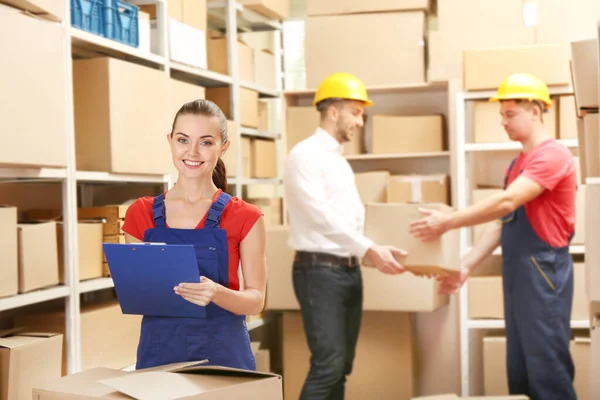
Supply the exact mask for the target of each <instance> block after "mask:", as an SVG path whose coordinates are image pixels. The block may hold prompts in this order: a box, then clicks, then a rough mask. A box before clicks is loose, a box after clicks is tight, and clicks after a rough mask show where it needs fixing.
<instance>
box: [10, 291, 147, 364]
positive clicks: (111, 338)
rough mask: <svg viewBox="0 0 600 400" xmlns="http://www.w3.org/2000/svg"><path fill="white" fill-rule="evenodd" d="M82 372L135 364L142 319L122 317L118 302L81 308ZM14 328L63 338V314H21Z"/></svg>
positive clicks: (85, 304)
mask: <svg viewBox="0 0 600 400" xmlns="http://www.w3.org/2000/svg"><path fill="white" fill-rule="evenodd" d="M80 318H81V368H82V370H87V369H91V368H95V367H107V368H124V367H126V366H128V365H131V364H134V363H135V360H136V352H137V345H138V342H139V338H140V326H141V321H142V318H141V316H138V315H124V314H123V313H122V312H121V307H120V306H119V303H118V302H117V301H112V300H111V301H103V302H94V303H84V304H82V305H81V316H80ZM15 326H16V327H26V328H27V329H28V330H31V331H36V332H57V333H61V334H63V335H64V334H65V327H66V322H65V312H64V310H63V309H60V310H54V309H53V310H49V311H40V312H34V313H30V314H20V315H17V316H16V317H15ZM66 348H67V345H66V342H65V343H64V344H63V369H62V373H63V375H66V373H67V352H66Z"/></svg>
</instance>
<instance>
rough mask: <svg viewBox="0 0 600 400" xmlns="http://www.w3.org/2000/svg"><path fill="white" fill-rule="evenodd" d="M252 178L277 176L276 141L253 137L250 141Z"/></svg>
mask: <svg viewBox="0 0 600 400" xmlns="http://www.w3.org/2000/svg"><path fill="white" fill-rule="evenodd" d="M250 151H251V154H252V156H251V160H252V161H251V162H252V169H251V172H250V176H251V177H252V178H275V177H277V143H276V142H275V141H274V140H268V139H255V138H253V139H252V140H251V141H250Z"/></svg>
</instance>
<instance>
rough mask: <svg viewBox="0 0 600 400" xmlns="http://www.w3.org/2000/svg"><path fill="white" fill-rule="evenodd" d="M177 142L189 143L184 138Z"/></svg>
mask: <svg viewBox="0 0 600 400" xmlns="http://www.w3.org/2000/svg"><path fill="white" fill-rule="evenodd" d="M177 141H178V142H179V143H183V144H186V143H187V139H183V138H180V139H178V140H177Z"/></svg>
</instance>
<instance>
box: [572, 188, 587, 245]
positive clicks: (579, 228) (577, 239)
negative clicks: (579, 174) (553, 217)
mask: <svg viewBox="0 0 600 400" xmlns="http://www.w3.org/2000/svg"><path fill="white" fill-rule="evenodd" d="M585 190H586V185H578V187H577V195H576V196H575V235H574V236H573V239H571V244H572V245H584V244H585V225H586V223H585V222H586V221H585Z"/></svg>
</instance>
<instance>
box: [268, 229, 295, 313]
mask: <svg viewBox="0 0 600 400" xmlns="http://www.w3.org/2000/svg"><path fill="white" fill-rule="evenodd" d="M288 238H289V228H288V227H287V226H269V227H267V264H268V265H269V268H268V269H267V294H266V299H265V310H299V309H300V305H299V304H298V300H297V299H296V294H295V292H294V285H293V283H292V267H293V264H294V255H295V252H294V250H293V249H292V248H291V247H289V246H288Z"/></svg>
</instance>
